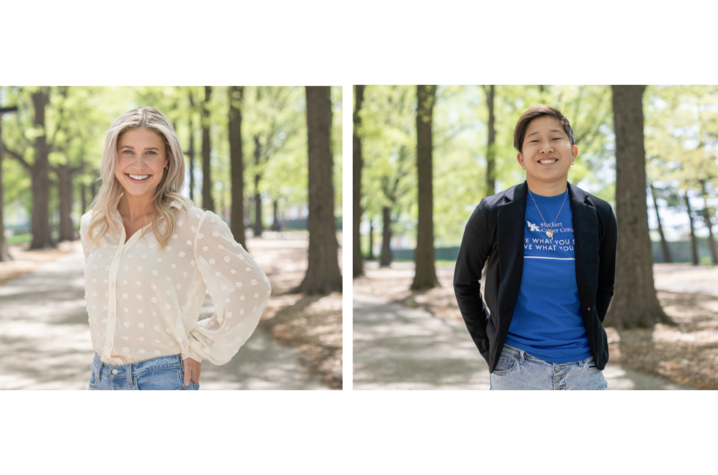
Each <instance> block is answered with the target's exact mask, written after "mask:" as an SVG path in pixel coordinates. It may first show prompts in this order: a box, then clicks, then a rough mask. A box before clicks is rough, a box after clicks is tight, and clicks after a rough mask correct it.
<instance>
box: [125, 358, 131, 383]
mask: <svg viewBox="0 0 718 475" xmlns="http://www.w3.org/2000/svg"><path fill="white" fill-rule="evenodd" d="M125 372H126V373H127V374H126V376H127V385H128V386H129V387H132V365H131V364H128V365H127V366H126V367H125Z"/></svg>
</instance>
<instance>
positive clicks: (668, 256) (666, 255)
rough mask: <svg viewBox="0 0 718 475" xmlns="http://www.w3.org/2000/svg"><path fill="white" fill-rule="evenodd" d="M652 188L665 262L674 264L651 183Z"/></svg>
mask: <svg viewBox="0 0 718 475" xmlns="http://www.w3.org/2000/svg"><path fill="white" fill-rule="evenodd" d="M650 186H651V197H652V198H653V208H654V209H655V210H656V221H658V234H659V235H660V236H661V251H662V252H663V262H672V261H671V251H670V249H668V241H666V236H665V234H663V225H662V224H661V213H660V212H659V210H658V200H657V199H656V187H655V186H653V183H650Z"/></svg>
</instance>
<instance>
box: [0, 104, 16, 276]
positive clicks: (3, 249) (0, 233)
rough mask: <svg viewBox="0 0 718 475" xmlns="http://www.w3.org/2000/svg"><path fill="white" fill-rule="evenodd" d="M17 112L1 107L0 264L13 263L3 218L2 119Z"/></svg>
mask: <svg viewBox="0 0 718 475" xmlns="http://www.w3.org/2000/svg"><path fill="white" fill-rule="evenodd" d="M13 112H17V106H14V107H0V262H7V261H11V260H12V257H11V256H10V253H9V252H8V250H7V243H6V242H5V221H4V217H3V208H4V207H5V196H4V195H5V192H4V189H3V175H2V161H3V155H4V151H3V141H2V118H3V115H5V114H10V113H13Z"/></svg>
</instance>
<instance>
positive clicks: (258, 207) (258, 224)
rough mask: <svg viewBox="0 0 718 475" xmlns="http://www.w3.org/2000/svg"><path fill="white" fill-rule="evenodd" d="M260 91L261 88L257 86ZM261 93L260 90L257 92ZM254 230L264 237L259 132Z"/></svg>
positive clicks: (255, 160)
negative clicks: (260, 186)
mask: <svg viewBox="0 0 718 475" xmlns="http://www.w3.org/2000/svg"><path fill="white" fill-rule="evenodd" d="M257 91H259V88H257ZM257 94H258V95H259V92H257ZM253 139H254V164H255V166H256V167H255V172H254V198H253V200H254V201H253V202H254V225H253V226H252V229H253V230H254V236H255V237H262V233H263V232H264V223H263V222H262V191H261V190H260V188H259V183H260V181H261V180H262V174H261V173H260V172H259V168H260V166H261V165H262V142H261V141H260V140H259V134H255V135H254V137H253Z"/></svg>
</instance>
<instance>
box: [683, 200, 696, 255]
mask: <svg viewBox="0 0 718 475" xmlns="http://www.w3.org/2000/svg"><path fill="white" fill-rule="evenodd" d="M683 199H684V201H685V203H686V210H687V212H688V224H689V226H690V230H691V264H693V265H694V266H697V265H698V240H697V239H696V228H695V224H693V210H692V209H691V200H690V197H689V196H688V191H686V192H685V194H684V195H683Z"/></svg>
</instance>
